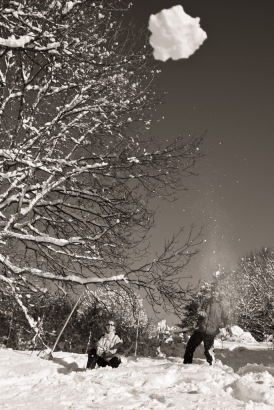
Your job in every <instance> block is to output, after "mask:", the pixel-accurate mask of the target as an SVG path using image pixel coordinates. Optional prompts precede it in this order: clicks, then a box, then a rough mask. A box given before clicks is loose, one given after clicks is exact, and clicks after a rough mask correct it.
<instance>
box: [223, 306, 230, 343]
mask: <svg viewBox="0 0 274 410" xmlns="http://www.w3.org/2000/svg"><path fill="white" fill-rule="evenodd" d="M222 321H223V324H224V327H225V329H226V331H227V332H228V333H229V335H230V336H232V331H231V323H230V316H229V313H228V306H224V305H222Z"/></svg>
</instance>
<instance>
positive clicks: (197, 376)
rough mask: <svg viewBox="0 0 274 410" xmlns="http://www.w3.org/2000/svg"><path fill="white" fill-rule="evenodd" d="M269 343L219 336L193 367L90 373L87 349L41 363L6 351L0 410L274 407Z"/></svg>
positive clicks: (273, 355)
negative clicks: (211, 355)
mask: <svg viewBox="0 0 274 410" xmlns="http://www.w3.org/2000/svg"><path fill="white" fill-rule="evenodd" d="M270 346H271V344H266V343H249V344H248V343H246V344H245V346H243V345H239V344H237V343H235V342H224V344H223V346H222V344H221V342H220V341H217V342H216V344H215V352H216V359H217V360H216V364H215V365H213V366H209V365H208V364H207V363H206V362H205V360H204V358H203V349H202V347H199V348H198V349H197V351H196V352H195V360H194V363H193V364H192V365H184V364H183V360H182V359H180V358H166V359H152V358H141V357H138V358H137V359H136V358H134V357H132V358H123V363H122V365H121V366H120V367H119V368H118V369H111V368H99V369H95V370H87V371H86V370H85V365H86V360H87V355H85V354H74V353H66V352H55V353H54V354H53V360H42V359H41V358H40V357H38V356H37V352H33V353H32V354H31V352H23V351H13V350H11V349H5V348H2V349H0V409H12V410H21V409H22V410H23V409H27V410H38V409H39V410H57V409H75V410H76V409H77V410H80V409H81V410H82V409H167V408H171V409H189V410H190V409H197V410H203V409H207V410H208V409H210V410H213V409H215V410H217V409H218V410H223V409H225V410H232V409H274V350H272V349H271V350H270V349H269V347H270ZM248 363H249V364H248ZM255 363H256V364H255ZM240 366H241V367H240ZM239 367H240V369H239Z"/></svg>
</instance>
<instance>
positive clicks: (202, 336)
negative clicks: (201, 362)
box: [184, 330, 215, 364]
mask: <svg viewBox="0 0 274 410" xmlns="http://www.w3.org/2000/svg"><path fill="white" fill-rule="evenodd" d="M214 337H215V336H214V335H209V334H207V333H204V332H199V331H198V330H195V331H194V333H193V335H192V336H191V337H190V339H189V341H188V342H187V345H186V351H185V355H184V364H188V363H192V359H193V354H194V352H195V350H196V348H197V347H198V346H199V345H200V344H201V343H202V342H204V347H205V352H204V353H205V357H206V360H207V362H208V363H209V364H212V360H213V357H212V356H211V354H210V353H209V350H210V349H211V348H212V347H213V344H214Z"/></svg>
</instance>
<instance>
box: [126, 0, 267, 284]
mask: <svg viewBox="0 0 274 410" xmlns="http://www.w3.org/2000/svg"><path fill="white" fill-rule="evenodd" d="M175 5H181V6H182V7H183V8H184V11H185V12H186V13H187V14H189V15H190V16H191V17H199V18H200V25H201V28H202V29H203V30H204V31H205V32H206V33H207V39H206V40H205V41H204V43H203V44H202V45H201V47H200V48H199V49H198V50H197V51H196V52H195V53H194V54H193V55H192V56H190V57H189V58H188V59H180V60H177V61H173V60H170V59H169V60H168V61H166V62H162V61H159V68H160V69H161V70H162V76H161V79H160V80H159V86H160V87H162V86H164V89H165V91H167V92H168V94H167V95H166V96H165V98H164V104H163V105H161V106H160V107H158V108H157V112H156V113H155V117H154V123H153V124H152V127H151V133H152V134H153V135H158V136H159V137H160V138H161V139H163V141H165V140H166V139H167V138H170V137H172V136H173V137H174V136H176V135H178V134H182V135H185V136H186V138H187V137H188V136H193V135H201V134H203V133H204V132H205V131H207V135H206V138H205V141H204V143H203V146H202V147H201V148H202V150H203V152H204V153H205V154H206V157H205V158H203V159H202V160H200V162H199V163H198V164H197V168H196V170H197V171H198V172H199V173H200V175H199V177H198V178H195V179H191V180H188V181H187V184H188V188H189V190H188V192H187V193H185V192H183V193H182V194H180V196H179V200H178V201H177V202H176V203H175V204H163V203H161V204H160V209H159V212H158V218H157V220H156V224H157V227H156V229H155V232H154V240H155V241H156V242H154V245H155V246H156V247H157V246H158V245H160V243H163V240H164V238H165V237H168V236H170V235H172V233H173V232H175V231H177V229H178V226H181V225H182V226H185V231H186V232H188V230H189V228H190V225H191V223H195V224H196V225H197V226H198V227H200V226H203V233H204V237H203V238H204V240H205V242H204V244H203V245H202V246H201V247H200V253H199V255H198V257H197V258H196V260H195V261H194V262H193V263H191V264H190V265H188V268H187V269H186V271H185V273H184V274H185V275H192V276H193V281H194V282H195V281H196V280H198V279H200V278H202V279H206V280H207V279H208V278H211V275H212V273H213V272H216V270H218V269H219V268H221V270H222V269H223V270H233V269H235V268H236V266H237V263H238V260H239V258H240V257H242V256H244V255H246V254H249V253H250V252H251V251H254V250H260V249H261V248H262V247H266V246H267V247H273V246H274V236H273V232H274V219H273V209H274V190H273V175H274V161H273V158H272V156H273V152H274V139H273V130H274V116H273V103H274V81H273V73H274V51H273V44H274V30H273V27H274V2H273V1H272V0H264V1H263V2H259V1H250V0H241V1H238V0H231V1H229V2H228V1H220V0H211V1H202V0H185V1H173V0H133V7H132V17H133V20H134V21H136V22H137V23H138V24H139V23H140V24H144V25H148V20H149V17H150V15H151V14H156V13H158V12H160V11H161V10H162V9H165V8H170V7H172V6H175ZM148 33H149V35H150V32H148ZM162 117H164V119H163V120H161V121H158V122H157V120H158V119H160V118H162Z"/></svg>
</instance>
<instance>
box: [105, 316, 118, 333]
mask: <svg viewBox="0 0 274 410" xmlns="http://www.w3.org/2000/svg"><path fill="white" fill-rule="evenodd" d="M115 328H116V322H115V320H113V319H108V321H107V323H106V331H107V333H111V332H114V331H115Z"/></svg>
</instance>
